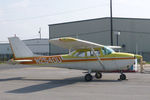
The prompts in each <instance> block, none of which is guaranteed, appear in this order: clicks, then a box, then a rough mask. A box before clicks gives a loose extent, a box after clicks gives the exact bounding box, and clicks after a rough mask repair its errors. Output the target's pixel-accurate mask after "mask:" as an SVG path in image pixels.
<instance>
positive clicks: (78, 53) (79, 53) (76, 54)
mask: <svg viewBox="0 0 150 100" xmlns="http://www.w3.org/2000/svg"><path fill="white" fill-rule="evenodd" d="M74 56H76V57H85V52H84V51H79V52H77V53H75V54H74Z"/></svg>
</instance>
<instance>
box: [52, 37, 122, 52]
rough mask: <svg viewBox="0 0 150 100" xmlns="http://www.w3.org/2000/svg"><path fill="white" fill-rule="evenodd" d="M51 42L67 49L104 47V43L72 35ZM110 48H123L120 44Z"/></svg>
mask: <svg viewBox="0 0 150 100" xmlns="http://www.w3.org/2000/svg"><path fill="white" fill-rule="evenodd" d="M49 41H50V43H52V44H54V45H57V46H59V47H61V48H65V49H84V48H85V49H86V48H102V47H105V46H104V45H101V44H97V43H93V42H89V41H85V40H80V39H76V38H72V37H62V38H55V39H51V40H49ZM107 47H109V48H115V49H118V48H121V47H120V46H107Z"/></svg>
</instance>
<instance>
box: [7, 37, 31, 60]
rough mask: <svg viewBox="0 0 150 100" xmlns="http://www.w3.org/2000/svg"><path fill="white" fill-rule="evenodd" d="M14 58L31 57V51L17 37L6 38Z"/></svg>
mask: <svg viewBox="0 0 150 100" xmlns="http://www.w3.org/2000/svg"><path fill="white" fill-rule="evenodd" d="M8 40H9V43H10V46H11V49H12V52H13V54H14V57H15V58H24V57H33V56H34V54H33V53H32V51H31V50H30V49H29V48H28V47H27V46H26V45H25V43H24V42H23V41H21V40H20V39H19V38H18V37H11V38H8Z"/></svg>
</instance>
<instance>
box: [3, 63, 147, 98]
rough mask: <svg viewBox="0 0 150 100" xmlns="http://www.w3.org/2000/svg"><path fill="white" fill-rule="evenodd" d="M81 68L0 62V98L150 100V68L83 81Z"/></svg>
mask: <svg viewBox="0 0 150 100" xmlns="http://www.w3.org/2000/svg"><path fill="white" fill-rule="evenodd" d="M82 72H84V71H80V70H72V69H61V68H50V67H44V68H42V67H31V66H23V65H7V64H0V100H150V68H148V67H147V68H146V71H145V73H142V74H141V73H126V75H127V78H128V80H124V81H119V80H118V78H119V75H120V74H119V73H104V74H103V78H102V79H100V80H99V79H95V78H94V80H93V81H91V82H85V81H84V73H82Z"/></svg>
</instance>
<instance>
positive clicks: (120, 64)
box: [41, 59, 134, 71]
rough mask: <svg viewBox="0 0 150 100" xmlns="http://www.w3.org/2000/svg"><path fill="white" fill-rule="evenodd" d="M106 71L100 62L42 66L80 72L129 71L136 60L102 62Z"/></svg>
mask: <svg viewBox="0 0 150 100" xmlns="http://www.w3.org/2000/svg"><path fill="white" fill-rule="evenodd" d="M102 63H103V65H104V67H105V70H104V69H103V67H102V65H101V64H100V63H99V62H98V61H80V62H67V63H59V64H46V65H45V64H44V65H41V66H50V67H58V68H70V69H79V70H89V69H90V70H92V71H116V70H127V69H128V67H127V66H131V65H133V64H134V59H125V60H104V61H102Z"/></svg>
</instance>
